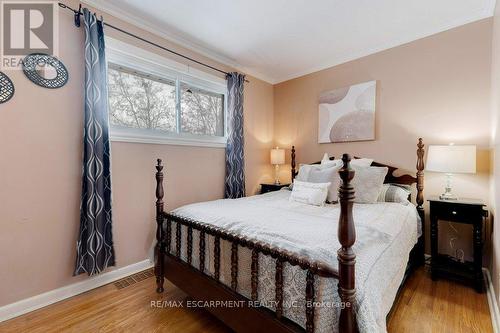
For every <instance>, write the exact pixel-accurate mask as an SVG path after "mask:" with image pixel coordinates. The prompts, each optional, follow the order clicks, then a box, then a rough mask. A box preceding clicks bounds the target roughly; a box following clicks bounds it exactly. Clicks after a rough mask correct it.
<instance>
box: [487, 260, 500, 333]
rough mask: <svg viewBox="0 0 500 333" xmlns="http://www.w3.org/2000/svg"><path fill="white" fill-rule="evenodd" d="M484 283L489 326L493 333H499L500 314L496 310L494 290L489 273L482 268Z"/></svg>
mask: <svg viewBox="0 0 500 333" xmlns="http://www.w3.org/2000/svg"><path fill="white" fill-rule="evenodd" d="M483 276H484V282H485V284H486V296H487V297H488V306H489V308H490V316H491V325H492V326H493V333H499V332H500V331H499V329H500V312H499V310H498V303H497V298H496V297H495V289H494V288H493V283H492V282H491V275H490V271H489V270H488V269H486V268H483Z"/></svg>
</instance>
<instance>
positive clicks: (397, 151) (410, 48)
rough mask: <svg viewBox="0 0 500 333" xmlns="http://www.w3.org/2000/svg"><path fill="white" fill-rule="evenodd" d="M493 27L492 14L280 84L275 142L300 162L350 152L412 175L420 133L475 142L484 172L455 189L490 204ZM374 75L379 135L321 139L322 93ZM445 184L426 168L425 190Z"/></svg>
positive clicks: (466, 240) (464, 240)
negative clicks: (335, 140) (352, 139)
mask: <svg viewBox="0 0 500 333" xmlns="http://www.w3.org/2000/svg"><path fill="white" fill-rule="evenodd" d="M491 29H492V20H491V19H486V20H482V21H478V22H475V23H471V24H468V25H465V26H462V27H459V28H456V29H452V30H449V31H446V32H443V33H440V34H437V35H434V36H431V37H427V38H424V39H420V40H417V41H414V42H412V43H409V44H405V45H402V46H399V47H395V48H392V49H389V50H386V51H383V52H379V53H376V54H373V55H370V56H367V57H364V58H360V59H357V60H354V61H351V62H348V63H345V64H342V65H338V66H335V67H332V68H328V69H325V70H322V71H319V72H316V73H312V74H309V75H306V76H303V77H300V78H297V79H293V80H290V81H286V82H283V83H280V84H277V85H275V87H274V119H275V121H274V125H275V127H274V128H275V136H274V138H275V141H276V143H278V144H280V145H286V146H290V145H292V144H294V145H295V146H296V148H297V159H298V161H299V162H311V161H317V160H319V159H321V157H322V155H323V153H324V152H328V153H330V154H331V155H334V156H339V155H340V154H342V153H344V152H348V153H351V154H353V155H359V156H366V157H372V158H375V159H376V160H377V161H379V162H382V163H387V164H391V165H394V166H397V167H400V168H404V169H406V170H410V171H411V172H415V162H416V154H415V150H416V141H417V138H418V137H422V138H424V141H425V143H426V144H439V143H449V142H455V143H468V144H476V145H478V149H479V150H480V151H479V153H478V173H477V174H475V175H464V176H457V177H455V180H454V188H455V190H456V192H457V193H458V194H459V195H460V196H463V197H477V198H481V199H483V200H485V201H486V202H487V203H488V202H489V193H488V192H489V190H488V189H489V173H490V172H489V144H490V131H489V127H490V121H491V117H490V104H489V98H490V62H491ZM370 80H377V106H376V116H375V118H376V126H375V127H376V128H375V132H376V133H375V136H376V140H375V141H367V142H355V143H335V144H318V143H317V137H318V96H319V94H320V93H321V92H323V91H328V90H331V89H335V88H340V87H345V86H349V85H351V84H355V83H360V82H366V81H370ZM285 172H286V174H285ZM286 176H289V174H288V170H284V171H283V177H286ZM444 181H445V178H444V176H443V175H442V174H437V173H426V178H425V193H426V194H427V195H430V194H439V193H441V192H442V191H443V188H444ZM444 226H445V227H444V228H443V229H444V231H445V232H444V233H443V234H444V237H442V238H441V242H440V245H441V250H442V251H443V252H449V251H450V249H449V246H448V243H449V237H450V235H452V233H451V230H448V227H447V226H446V225H444ZM427 230H428V229H427ZM459 231H460V234H461V235H463V236H460V237H459V238H458V240H457V243H456V246H457V248H463V249H465V250H466V255H467V256H468V257H470V255H471V250H470V247H471V246H470V245H471V244H472V242H471V232H469V231H468V230H466V232H462V230H459Z"/></svg>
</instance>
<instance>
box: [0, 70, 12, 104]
mask: <svg viewBox="0 0 500 333" xmlns="http://www.w3.org/2000/svg"><path fill="white" fill-rule="evenodd" d="M12 96H14V84H13V83H12V81H11V80H10V78H9V77H8V76H7V75H5V74H4V73H2V72H0V103H5V102H7V101H8V100H9V99H11V98H12Z"/></svg>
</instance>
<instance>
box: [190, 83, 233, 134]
mask: <svg viewBox="0 0 500 333" xmlns="http://www.w3.org/2000/svg"><path fill="white" fill-rule="evenodd" d="M181 130H182V132H187V133H191V134H201V135H215V136H224V95H222V94H216V93H212V92H209V91H205V90H202V89H198V88H193V87H190V86H188V85H186V84H182V85H181Z"/></svg>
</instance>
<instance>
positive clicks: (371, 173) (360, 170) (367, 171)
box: [351, 165, 389, 203]
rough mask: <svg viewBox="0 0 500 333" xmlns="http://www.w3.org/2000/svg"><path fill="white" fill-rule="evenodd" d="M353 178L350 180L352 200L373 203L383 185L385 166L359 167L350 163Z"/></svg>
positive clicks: (385, 172) (386, 169) (385, 173)
mask: <svg viewBox="0 0 500 333" xmlns="http://www.w3.org/2000/svg"><path fill="white" fill-rule="evenodd" d="M352 168H353V169H354V178H353V180H352V181H351V184H352V186H353V187H354V191H355V198H354V202H357V203H375V202H377V199H378V196H379V194H380V192H381V191H382V187H383V186H384V179H385V176H386V175H387V171H388V170H389V169H388V168H387V167H361V166H358V165H352Z"/></svg>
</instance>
